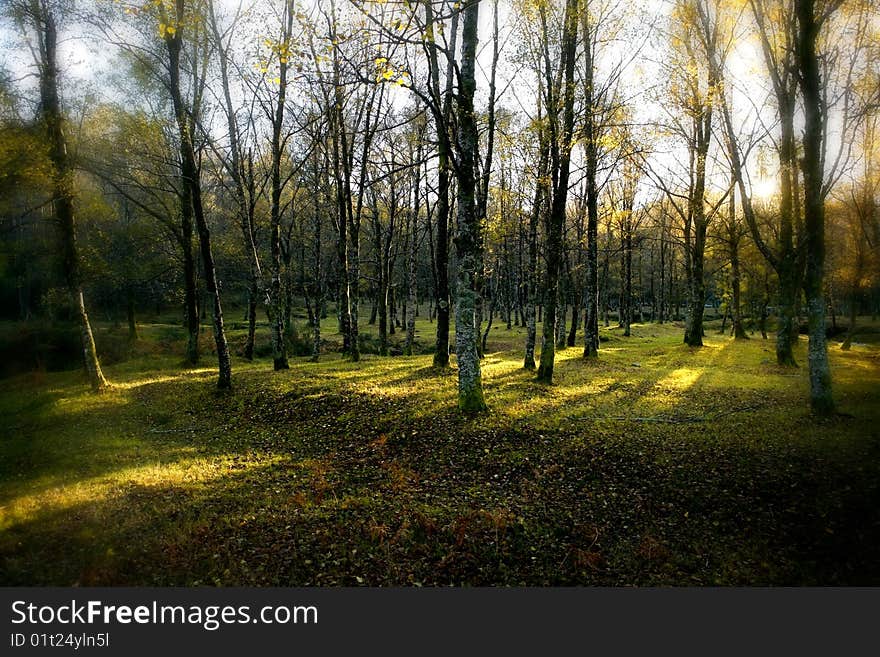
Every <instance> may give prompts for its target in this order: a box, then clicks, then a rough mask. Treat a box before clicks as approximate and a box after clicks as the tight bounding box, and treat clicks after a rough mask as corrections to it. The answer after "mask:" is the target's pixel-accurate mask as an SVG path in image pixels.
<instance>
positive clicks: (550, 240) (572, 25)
mask: <svg viewBox="0 0 880 657" xmlns="http://www.w3.org/2000/svg"><path fill="white" fill-rule="evenodd" d="M577 11H578V3H577V0H566V3H565V25H564V29H563V49H562V62H561V65H562V68H563V71H564V75H563V80H562V89H560V92H561V96H562V113H563V117H562V126H561V130H558V131H557V130H556V124H557V114H556V112H557V109H556V106H555V100H554V99H555V95H554V94H552V93H551V92H552V85H553V76H552V74H551V72H550V61H549V56H548V55H547V54H546V53H547V50H546V47H545V69H546V78H547V79H546V83H547V85H548V88H547V92H548V95H547V99H548V102H547V107H548V116H549V117H550V119H551V120H550V156H551V160H552V169H551V171H552V173H554V174H555V175H554V180H555V185H554V187H555V188H554V190H553V200H552V203H551V207H550V216H549V217H548V221H547V223H546V230H547V243H546V247H545V253H546V262H547V278H546V285H545V290H544V299H545V302H544V326H543V335H542V340H541V361H540V365H539V366H538V380H539V381H542V382H544V383H552V381H553V368H554V361H555V357H556V352H555V348H554V347H555V345H554V337H555V336H554V332H555V330H556V321H557V317H556V312H557V307H556V302H557V297H558V294H559V264H560V261H561V258H562V229H563V226H564V224H565V208H566V204H567V201H568V181H569V174H570V166H571V148H572V137H573V134H574V95H575V94H574V91H575V90H574V70H575V55H576V52H577V32H578V29H577V27H578V16H577ZM545 33H546V28H545ZM551 101H552V102H551Z"/></svg>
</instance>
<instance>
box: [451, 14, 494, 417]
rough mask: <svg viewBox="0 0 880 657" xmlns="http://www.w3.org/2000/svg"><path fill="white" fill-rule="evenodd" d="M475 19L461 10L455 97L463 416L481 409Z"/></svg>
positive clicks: (458, 322)
mask: <svg viewBox="0 0 880 657" xmlns="http://www.w3.org/2000/svg"><path fill="white" fill-rule="evenodd" d="M479 16H480V1H479V0H467V2H466V4H465V5H464V9H463V21H462V44H461V75H460V88H459V94H458V169H457V171H456V175H457V179H458V208H457V211H458V216H457V230H456V237H455V246H456V253H457V255H458V281H457V285H456V290H457V297H458V298H457V303H456V309H455V355H456V360H457V362H458V406H459V408H460V409H461V410H463V411H480V410H484V409H485V408H486V402H485V400H484V398H483V384H482V378H481V373H480V358H479V355H478V352H477V340H478V335H477V332H476V301H477V299H476V296H477V293H476V284H477V280H476V277H477V264H478V262H479V260H480V257H479V255H480V254H479V252H478V250H479V245H480V242H481V240H480V225H479V222H478V220H477V207H476V179H475V165H476V156H477V148H478V136H477V121H476V116H475V115H474V92H475V90H476V80H475V75H474V72H475V67H476V54H477V26H478V24H479Z"/></svg>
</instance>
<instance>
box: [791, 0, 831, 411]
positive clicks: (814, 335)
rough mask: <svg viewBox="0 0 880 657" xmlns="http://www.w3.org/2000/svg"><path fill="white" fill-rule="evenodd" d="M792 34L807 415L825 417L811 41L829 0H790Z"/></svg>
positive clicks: (820, 134) (821, 123) (819, 125)
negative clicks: (800, 110)
mask: <svg viewBox="0 0 880 657" xmlns="http://www.w3.org/2000/svg"><path fill="white" fill-rule="evenodd" d="M795 2H796V4H795V13H796V15H797V23H798V33H797V41H796V44H795V64H796V66H797V73H798V86H799V87H800V90H801V95H802V97H803V104H804V139H803V148H804V154H803V158H802V159H801V169H802V171H803V176H804V234H805V238H806V261H807V266H806V275H805V278H804V292H805V293H806V297H807V320H808V330H809V337H810V344H809V350H808V358H807V360H808V362H809V369H810V405H811V407H812V409H813V413H815V414H817V415H822V416H827V415H831V414H833V413H834V398H833V396H832V394H831V369H830V367H829V365H828V346H827V343H826V334H825V290H824V286H823V280H824V274H825V200H824V195H823V193H822V191H823V186H824V175H823V170H822V162H823V146H824V139H825V130H826V118H825V114H824V111H823V110H824V107H823V98H822V85H821V81H820V77H819V56H818V53H817V41H818V38H819V30H820V29H821V26H822V22H823V21H824V20H826V19H827V17H828V16H830V13H831V12H832V11H833V10H834V7H835V5H837V4H839V2H836V3H831V4H830V5H828V6H825V7H823V9H822V11H817V7H816V3H815V0H795Z"/></svg>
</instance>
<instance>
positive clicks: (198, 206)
mask: <svg viewBox="0 0 880 657" xmlns="http://www.w3.org/2000/svg"><path fill="white" fill-rule="evenodd" d="M166 1H167V0H163V2H160V3H159V4H158V7H157V8H158V11H157V15H158V19H159V32H160V36H161V38H162V39H163V40H164V42H165V47H166V49H167V52H168V73H169V80H168V91H169V94H170V95H171V101H172V104H173V107H174V117H175V120H176V122H177V130H178V136H179V139H180V160H181V162H180V175H181V183H182V186H183V189H184V202H183V208H182V212H183V214H184V216H186V215H187V214H190V213H191V215H192V216H193V217H194V218H195V224H196V230H197V232H198V236H199V249H200V251H201V255H202V269H203V271H204V276H205V286H206V287H207V290H208V294H209V295H210V297H211V301H212V305H213V320H214V321H213V328H214V343H215V345H216V350H217V362H218V370H219V376H218V379H217V387H218V388H221V389H224V388H230V387H232V366H231V363H230V358H229V345H228V344H227V342H226V332H225V330H224V327H223V308H222V306H221V303H220V289H219V287H218V285H217V273H216V270H215V268H214V255H213V253H212V251H211V233H210V229H209V227H208V222H207V218H206V217H205V209H204V205H203V203H202V186H201V177H200V173H199V168H198V166H197V164H196V156H195V150H194V148H193V131H194V124H195V122H196V121H197V116H190V115H188V113H187V110H186V107H185V105H184V100H183V93H182V90H181V80H180V74H181V65H180V60H181V53H182V51H183V43H184V42H183V37H184V35H185V34H186V33H187V31H188V30H192V31H193V32H195V30H196V29H197V28H196V27H195V26H196V25H197V24H198V23H197V22H196V20H195V19H196V16H195V14H194V12H193V10H192V8H191V7H190V8H188V7H187V4H186V0H173V2H174V4H173V6H169V7H166V4H165V2H166ZM169 4H170V3H169Z"/></svg>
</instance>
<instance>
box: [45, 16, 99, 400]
mask: <svg viewBox="0 0 880 657" xmlns="http://www.w3.org/2000/svg"><path fill="white" fill-rule="evenodd" d="M34 5H35V8H34V12H35V15H33V20H34V22H35V25H34V27H35V28H36V30H37V31H38V32H41V38H40V41H41V43H40V62H39V69H40V101H41V103H40V105H41V110H42V119H43V124H44V128H45V130H46V133H47V136H48V139H49V159H50V160H51V162H52V169H53V170H52V184H53V187H54V190H53V191H54V198H53V203H52V205H53V208H54V212H55V218H56V220H57V224H58V232H59V238H60V242H61V244H60V248H61V262H62V266H63V270H64V278H65V282H66V284H67V291H68V294H69V295H70V298H71V301H72V302H73V306H74V308H75V310H76V314H77V318H78V320H79V328H80V342H81V346H82V353H83V365H84V366H85V370H86V374H87V375H88V379H89V384H90V385H91V387H92V390H94V391H95V392H100V391H101V390H103V389H105V388H106V387H107V386H108V383H107V379H105V378H104V373H103V371H102V370H101V363H100V361H99V360H98V353H97V350H96V349H95V339H94V336H93V334H92V325H91V323H90V322H89V316H88V313H87V312H86V307H85V301H84V299H83V292H82V282H81V280H80V261H79V252H78V249H77V245H76V219H75V214H74V199H75V195H74V169H73V165H72V163H71V161H70V157H69V155H68V152H67V139H66V137H65V135H64V125H63V117H62V115H61V101H60V99H59V97H58V61H57V44H58V33H57V28H56V25H55V17H54V16H53V15H52V13H51V10H50V8H49V7H48V6H46V5H44V4H42V3H40V4H39V5H37V3H34Z"/></svg>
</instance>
